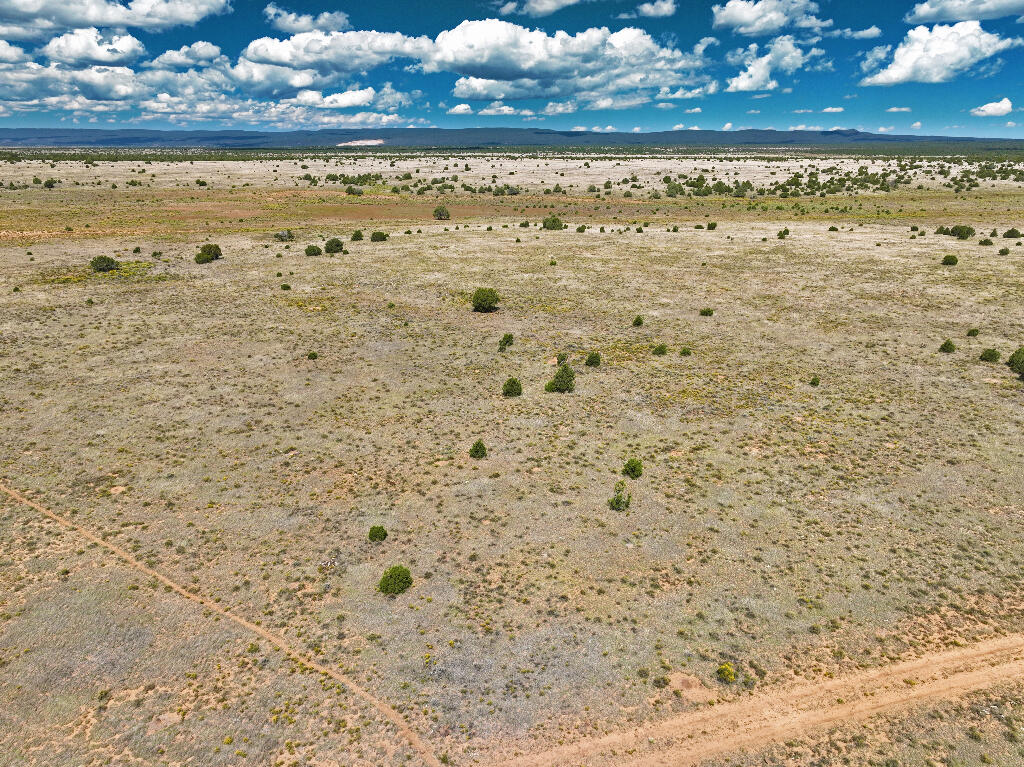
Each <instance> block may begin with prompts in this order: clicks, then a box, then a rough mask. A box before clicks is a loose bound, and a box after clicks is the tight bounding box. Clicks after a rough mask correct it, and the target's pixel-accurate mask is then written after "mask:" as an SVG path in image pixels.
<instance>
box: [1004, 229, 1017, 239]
mask: <svg viewBox="0 0 1024 767" xmlns="http://www.w3.org/2000/svg"><path fill="white" fill-rule="evenodd" d="M1003 237H1004V238H1006V239H1007V240H1019V239H1020V238H1021V233H1020V230H1019V229H1017V228H1016V227H1014V228H1013V229H1007V230H1006V231H1005V232H1003Z"/></svg>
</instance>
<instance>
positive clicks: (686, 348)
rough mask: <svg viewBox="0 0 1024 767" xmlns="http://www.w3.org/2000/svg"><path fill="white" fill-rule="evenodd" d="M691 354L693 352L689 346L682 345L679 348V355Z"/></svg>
mask: <svg viewBox="0 0 1024 767" xmlns="http://www.w3.org/2000/svg"><path fill="white" fill-rule="evenodd" d="M691 354H693V350H692V349H691V348H690V347H689V346H684V347H683V348H682V349H680V350H679V356H680V357H689V356H690V355H691Z"/></svg>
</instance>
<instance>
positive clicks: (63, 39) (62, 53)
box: [41, 27, 146, 65]
mask: <svg viewBox="0 0 1024 767" xmlns="http://www.w3.org/2000/svg"><path fill="white" fill-rule="evenodd" d="M145 50H146V49H145V48H143V46H142V43H141V42H140V41H139V40H138V39H137V38H135V37H132V36H131V35H111V36H109V37H104V36H103V35H101V34H100V31H99V30H98V29H96V27H89V28H88V29H76V30H75V31H74V32H68V33H67V34H64V35H60V36H59V37H55V38H53V39H52V40H51V41H50V42H48V43H47V44H46V45H45V46H43V48H42V50H41V53H42V54H43V55H44V56H46V57H47V58H48V59H50V60H51V61H60V62H62V63H65V64H78V65H84V64H123V63H125V62H128V61H131V60H133V59H136V58H138V57H139V56H141V55H142V54H143V53H145Z"/></svg>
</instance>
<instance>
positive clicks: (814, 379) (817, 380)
mask: <svg viewBox="0 0 1024 767" xmlns="http://www.w3.org/2000/svg"><path fill="white" fill-rule="evenodd" d="M807 383H809V384H810V385H811V386H817V385H818V384H820V383H821V379H820V378H818V376H811V380H810V381H808V382H807Z"/></svg>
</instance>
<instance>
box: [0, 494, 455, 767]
mask: <svg viewBox="0 0 1024 767" xmlns="http://www.w3.org/2000/svg"><path fill="white" fill-rule="evenodd" d="M0 492H2V493H5V494H6V495H8V496H10V497H11V498H13V499H14V500H15V501H17V502H18V503H22V504H24V505H26V506H29V507H31V508H33V509H35V510H36V511H38V512H39V513H40V514H42V515H43V516H45V517H48V518H49V519H52V520H53V521H54V522H57V523H58V524H60V525H61V526H63V527H65V528H67V529H69V530H73V531H74V532H76V533H78V534H79V535H81V536H82V537H83V538H86V539H88V540H89V541H91V542H93V543H95V544H96V545H98V546H102V547H103V548H104V549H106V550H107V551H109V552H110V553H112V554H114V555H115V556H117V557H118V558H119V559H121V560H122V561H124V562H125V563H126V564H127V565H129V566H131V567H133V568H135V569H136V570H139V571H140V572H143V573H145V574H146V575H148V576H150V577H151V578H156V579H157V580H158V581H160V583H162V584H164V585H165V586H167V587H168V588H170V589H171V590H172V591H175V592H176V593H178V594H179V595H181V596H183V597H185V599H188V600H190V601H192V602H195V603H196V604H199V605H202V606H203V607H204V608H205V609H207V610H209V611H211V612H214V613H217V614H218V615H220V616H221V617H223V618H226V619H228V620H230V621H232V622H234V623H236V624H238V625H239V626H241V627H242V628H244V629H246V630H248V631H251V632H252V633H253V634H256V635H257V636H259V637H261V638H263V639H265V640H266V641H267V642H269V643H270V644H272V645H274V646H275V647H277V648H278V649H279V650H280V651H281V652H283V653H285V654H286V655H288V656H289V657H290V658H292V659H294V660H295V661H297V662H298V663H300V664H301V665H303V666H305V667H306V668H308V669H311V670H312V671H315V672H317V673H319V674H324V675H326V676H329V677H330V678H331V679H334V680H335V681H337V682H340V683H341V684H342V685H343V686H344V687H345V688H346V689H347V690H348V691H349V692H351V693H352V694H353V695H356V696H358V697H360V698H362V699H363V700H365V701H366V702H367V703H369V704H370V705H372V706H373V707H374V708H375V709H376V710H377V711H378V712H379V713H380V714H381V715H382V716H383V717H384V718H385V719H387V720H388V721H390V722H391V723H392V724H393V725H394V726H395V728H396V729H397V730H398V731H399V733H401V735H402V736H403V737H404V738H405V739H406V740H407V741H408V742H409V744H410V745H411V746H412V747H413V748H414V749H415V750H416V752H417V753H418V754H419V755H420V758H421V759H423V761H424V762H426V763H427V764H429V765H430V767H441V762H439V761H438V760H437V757H435V756H434V753H433V752H432V751H431V750H430V747H429V746H428V745H427V744H426V743H425V742H424V741H423V739H422V738H420V736H419V735H418V734H417V733H416V732H415V731H414V730H413V729H412V728H411V727H409V725H408V724H407V723H406V721H405V719H403V718H402V715H401V714H399V713H398V712H397V711H395V709H393V708H392V707H391V706H389V705H388V704H387V703H385V702H384V701H382V700H381V699H380V698H378V697H376V696H375V695H373V693H371V692H369V691H368V690H366V689H365V688H363V687H360V686H359V685H358V684H356V683H355V682H353V681H352V680H351V679H349V678H348V677H346V676H345V675H344V674H342V673H341V672H339V671H337V670H336V669H332V668H330V667H328V666H324V665H322V664H321V663H318V662H317V661H316V660H315V659H314V658H313V657H312V656H310V655H309V654H308V653H304V652H302V651H301V650H298V649H296V648H295V647H294V646H292V645H291V644H289V643H288V642H287V641H285V640H284V639H283V638H282V637H280V636H278V635H277V634H274V633H272V632H270V631H267V630H266V629H265V628H263V627H262V626H257V625H256V624H255V623H253V622H252V621H249V620H246V619H245V618H242V617H241V616H238V615H235V614H233V613H232V612H231V611H230V610H227V609H225V608H223V607H221V606H220V605H219V604H217V603H216V602H214V601H213V600H212V599H206V598H204V597H202V596H200V595H198V594H195V593H193V592H191V591H189V590H188V589H186V588H185V587H184V586H182V585H181V584H180V583H178V582H177V581H174V580H171V579H170V578H168V577H167V576H166V575H163V574H162V573H159V572H157V571H156V570H154V569H152V568H151V567H147V566H146V565H144V564H143V563H142V562H140V561H139V560H137V559H136V558H135V557H133V556H132V555H131V554H129V553H128V552H127V551H125V550H124V549H122V548H121V547H119V546H116V545H114V544H112V543H110V542H109V541H106V540H104V539H103V538H101V537H100V536H98V535H96V534H95V533H93V532H92V531H91V530H88V529H86V528H84V527H82V526H81V525H78V524H75V523H74V522H72V521H71V520H70V519H67V518H66V517H63V516H61V515H60V514H57V513H56V512H53V511H50V510H49V509H47V508H46V507H45V506H43V505H41V504H39V503H36V502H35V501H33V500H31V499H30V498H26V497H25V496H24V495H22V494H21V493H19V492H17V491H16V490H12V489H11V488H10V487H7V486H6V485H4V484H0Z"/></svg>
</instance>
